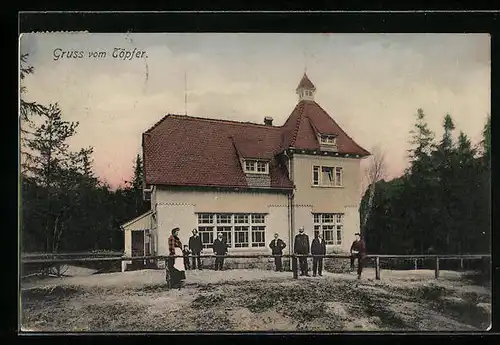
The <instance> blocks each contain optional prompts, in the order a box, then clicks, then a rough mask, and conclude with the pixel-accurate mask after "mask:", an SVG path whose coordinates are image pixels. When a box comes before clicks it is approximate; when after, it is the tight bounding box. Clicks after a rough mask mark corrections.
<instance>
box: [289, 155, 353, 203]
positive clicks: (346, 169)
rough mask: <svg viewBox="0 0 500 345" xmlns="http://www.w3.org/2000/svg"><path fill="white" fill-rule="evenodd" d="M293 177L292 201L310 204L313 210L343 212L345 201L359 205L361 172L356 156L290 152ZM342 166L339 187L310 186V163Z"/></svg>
mask: <svg viewBox="0 0 500 345" xmlns="http://www.w3.org/2000/svg"><path fill="white" fill-rule="evenodd" d="M292 162H293V179H294V183H295V186H296V187H297V189H296V191H295V203H296V204H298V205H301V204H305V205H312V206H313V212H315V213H327V212H343V210H344V207H345V206H346V205H359V203H360V200H359V196H360V188H361V175H360V169H361V168H360V160H359V159H350V158H338V157H320V156H311V155H302V154H294V156H293V159H292ZM315 165H318V166H321V165H324V166H335V167H342V170H343V186H342V187H319V186H313V166H315Z"/></svg>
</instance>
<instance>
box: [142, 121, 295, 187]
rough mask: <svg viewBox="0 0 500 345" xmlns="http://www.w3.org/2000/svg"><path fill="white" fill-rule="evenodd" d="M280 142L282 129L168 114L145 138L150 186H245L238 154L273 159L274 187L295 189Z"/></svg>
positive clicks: (271, 170) (145, 153) (272, 180)
mask: <svg viewBox="0 0 500 345" xmlns="http://www.w3.org/2000/svg"><path fill="white" fill-rule="evenodd" d="M280 143H281V128H280V127H273V126H266V125H258V124H252V123H242V122H233V121H225V120H212V119H204V118H195V117H191V116H183V115H167V116H165V117H164V118H163V119H162V120H161V121H160V122H158V123H157V124H156V125H154V126H153V127H152V128H151V129H149V130H148V131H146V132H145V133H144V134H143V151H144V172H145V180H146V184H149V185H152V184H160V185H183V186H214V187H238V188H246V187H248V184H247V179H246V176H245V174H244V172H243V169H242V167H241V165H240V160H239V157H238V156H239V155H238V151H239V154H241V155H242V156H243V157H246V158H268V159H270V169H269V173H270V178H271V188H276V189H291V188H293V184H292V182H291V181H290V180H289V179H288V176H287V171H286V168H285V167H281V166H279V164H278V161H277V159H276V157H275V155H276V153H277V151H276V150H277V149H279V147H280ZM237 148H238V150H237Z"/></svg>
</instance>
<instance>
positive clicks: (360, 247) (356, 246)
mask: <svg viewBox="0 0 500 345" xmlns="http://www.w3.org/2000/svg"><path fill="white" fill-rule="evenodd" d="M353 250H356V251H357V252H358V253H359V254H360V255H364V254H366V246H365V241H363V239H360V240H359V241H354V242H352V245H351V251H353Z"/></svg>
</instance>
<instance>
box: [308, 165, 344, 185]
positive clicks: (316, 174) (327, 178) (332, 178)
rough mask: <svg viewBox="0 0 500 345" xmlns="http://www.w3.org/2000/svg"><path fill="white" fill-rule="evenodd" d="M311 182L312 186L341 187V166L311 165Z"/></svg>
mask: <svg viewBox="0 0 500 345" xmlns="http://www.w3.org/2000/svg"><path fill="white" fill-rule="evenodd" d="M320 171H321V173H320ZM312 184H313V186H323V187H342V186H343V169H342V167H329V166H321V167H320V166H316V165H315V166H313V173H312Z"/></svg>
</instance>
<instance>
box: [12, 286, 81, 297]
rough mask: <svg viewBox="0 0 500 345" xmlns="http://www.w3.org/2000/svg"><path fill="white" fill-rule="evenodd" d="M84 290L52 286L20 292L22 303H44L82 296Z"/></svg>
mask: <svg viewBox="0 0 500 345" xmlns="http://www.w3.org/2000/svg"><path fill="white" fill-rule="evenodd" d="M83 293H84V290H83V289H82V288H79V287H77V286H60V285H57V286H53V287H44V288H32V289H27V290H22V292H21V299H22V300H24V301H46V300H54V299H61V298H68V297H73V296H75V295H80V294H83Z"/></svg>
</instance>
